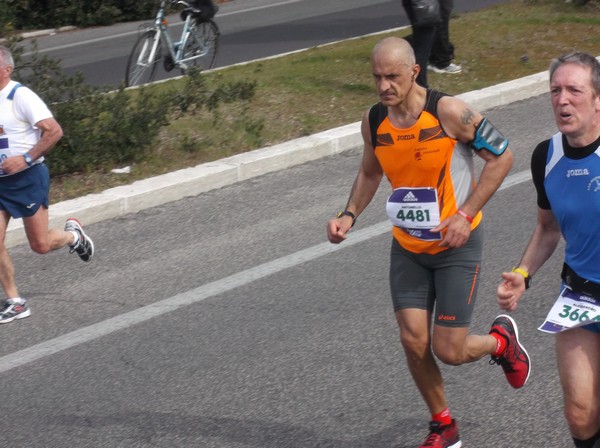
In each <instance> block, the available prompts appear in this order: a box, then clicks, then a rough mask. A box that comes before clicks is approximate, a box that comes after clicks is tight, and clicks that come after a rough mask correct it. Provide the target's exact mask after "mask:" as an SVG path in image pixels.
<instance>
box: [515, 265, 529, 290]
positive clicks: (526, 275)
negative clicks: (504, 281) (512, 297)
mask: <svg viewBox="0 0 600 448" xmlns="http://www.w3.org/2000/svg"><path fill="white" fill-rule="evenodd" d="M512 271H513V272H516V273H517V274H521V275H522V276H523V279H524V280H525V289H529V287H530V286H531V275H529V272H527V271H526V270H525V269H523V268H512Z"/></svg>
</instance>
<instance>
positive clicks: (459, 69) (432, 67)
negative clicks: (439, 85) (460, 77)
mask: <svg viewBox="0 0 600 448" xmlns="http://www.w3.org/2000/svg"><path fill="white" fill-rule="evenodd" d="M427 70H431V71H432V72H435V73H451V74H452V73H460V72H462V67H461V66H460V65H456V64H453V63H450V65H448V67H444V68H438V67H436V66H435V65H432V64H429V65H427Z"/></svg>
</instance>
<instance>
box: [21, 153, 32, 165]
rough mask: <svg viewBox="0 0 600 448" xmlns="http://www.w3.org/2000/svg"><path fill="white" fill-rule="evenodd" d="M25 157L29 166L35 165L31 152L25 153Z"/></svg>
mask: <svg viewBox="0 0 600 448" xmlns="http://www.w3.org/2000/svg"><path fill="white" fill-rule="evenodd" d="M23 158H24V159H25V163H26V164H27V166H31V165H33V159H32V158H31V156H30V155H29V153H25V154H23Z"/></svg>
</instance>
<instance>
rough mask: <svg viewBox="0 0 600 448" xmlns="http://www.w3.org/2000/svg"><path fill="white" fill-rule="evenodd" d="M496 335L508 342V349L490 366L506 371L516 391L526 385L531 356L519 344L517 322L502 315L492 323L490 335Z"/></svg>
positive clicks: (494, 358)
mask: <svg viewBox="0 0 600 448" xmlns="http://www.w3.org/2000/svg"><path fill="white" fill-rule="evenodd" d="M492 333H496V334H498V335H500V336H501V337H503V338H504V339H505V340H506V349H505V350H504V352H502V354H501V355H499V356H493V355H492V359H491V360H490V364H499V365H500V366H501V367H502V370H504V374H505V375H506V379H507V380H508V383H509V384H510V385H511V386H512V387H514V388H515V389H520V388H521V387H523V386H524V385H525V383H526V382H527V379H528V378H529V374H530V373H531V364H530V361H529V355H528V354H527V351H526V350H525V348H524V347H523V346H522V345H521V343H520V342H519V330H518V329H517V324H516V323H515V321H514V320H513V319H512V318H511V317H509V316H507V315H505V314H502V315H500V316H498V317H496V320H494V322H493V323H492V328H491V329H490V334H492Z"/></svg>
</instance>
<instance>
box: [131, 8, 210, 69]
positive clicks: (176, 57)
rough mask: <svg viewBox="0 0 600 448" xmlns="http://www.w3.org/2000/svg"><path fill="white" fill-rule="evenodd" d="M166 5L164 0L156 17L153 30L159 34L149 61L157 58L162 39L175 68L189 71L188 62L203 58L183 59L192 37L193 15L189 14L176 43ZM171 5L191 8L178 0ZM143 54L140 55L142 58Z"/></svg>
mask: <svg viewBox="0 0 600 448" xmlns="http://www.w3.org/2000/svg"><path fill="white" fill-rule="evenodd" d="M166 3H167V0H162V1H161V3H160V7H159V9H158V12H157V13H156V17H155V19H154V26H153V27H152V29H156V30H158V31H159V32H158V33H157V35H156V36H157V37H156V39H154V41H153V43H152V50H151V52H150V56H149V57H148V58H147V60H149V61H154V60H155V58H156V52H157V50H158V45H159V42H160V41H159V39H162V40H163V41H164V43H165V44H166V47H167V49H168V51H169V55H170V56H171V59H172V60H173V63H174V64H175V66H177V67H179V68H182V69H184V70H185V69H187V66H186V64H185V63H186V62H189V61H192V60H194V59H196V58H199V57H201V56H202V55H195V56H193V57H191V58H186V59H183V52H184V49H185V44H186V42H187V40H188V39H189V37H190V23H191V20H192V15H191V14H187V15H186V18H185V21H184V22H183V29H182V30H181V37H180V40H179V41H178V42H174V41H173V38H172V37H171V33H170V31H169V24H168V22H167V17H166ZM171 3H179V4H182V5H184V6H185V7H189V4H188V3H187V2H185V1H183V0H177V1H173V0H172V1H171ZM142 54H143V53H141V54H140V57H141V55H142ZM140 62H141V61H139V60H138V63H140Z"/></svg>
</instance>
